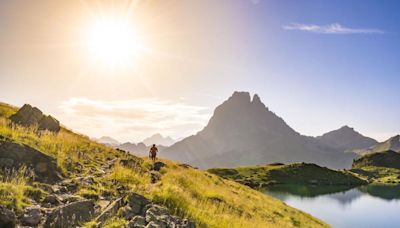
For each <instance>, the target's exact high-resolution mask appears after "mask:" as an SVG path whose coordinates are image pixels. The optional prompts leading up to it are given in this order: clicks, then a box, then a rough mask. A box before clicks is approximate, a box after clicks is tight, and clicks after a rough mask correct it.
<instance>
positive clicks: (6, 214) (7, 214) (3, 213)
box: [0, 205, 17, 228]
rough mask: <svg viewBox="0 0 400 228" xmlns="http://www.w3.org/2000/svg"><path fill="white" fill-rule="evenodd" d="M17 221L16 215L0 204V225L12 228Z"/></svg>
mask: <svg viewBox="0 0 400 228" xmlns="http://www.w3.org/2000/svg"><path fill="white" fill-rule="evenodd" d="M16 223H17V216H15V213H14V212H13V211H12V210H9V209H7V208H6V207H5V206H3V205H0V227H4V228H13V227H15V224H16Z"/></svg>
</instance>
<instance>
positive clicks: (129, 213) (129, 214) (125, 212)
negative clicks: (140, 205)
mask: <svg viewBox="0 0 400 228" xmlns="http://www.w3.org/2000/svg"><path fill="white" fill-rule="evenodd" d="M137 214H138V213H135V212H134V211H133V210H132V208H131V207H130V206H129V205H126V206H125V207H123V208H122V210H121V216H122V217H124V219H125V220H128V221H129V220H131V219H132V218H133V216H135V215H137Z"/></svg>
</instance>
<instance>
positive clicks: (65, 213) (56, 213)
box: [44, 200, 95, 228]
mask: <svg viewBox="0 0 400 228" xmlns="http://www.w3.org/2000/svg"><path fill="white" fill-rule="evenodd" d="M94 207H95V205H94V201H93V200H83V201H78V202H73V203H70V204H66V205H62V206H59V207H57V208H55V209H54V210H52V211H51V212H50V213H49V214H48V215H47V219H46V222H45V224H44V227H49V228H50V227H60V228H63V227H76V226H78V225H80V224H82V223H85V222H88V221H90V220H91V219H92V218H93V216H94Z"/></svg>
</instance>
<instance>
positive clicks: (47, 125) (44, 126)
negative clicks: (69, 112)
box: [38, 116, 61, 132]
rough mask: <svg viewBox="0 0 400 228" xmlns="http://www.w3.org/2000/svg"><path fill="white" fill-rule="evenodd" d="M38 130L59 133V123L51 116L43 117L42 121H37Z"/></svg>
mask: <svg viewBox="0 0 400 228" xmlns="http://www.w3.org/2000/svg"><path fill="white" fill-rule="evenodd" d="M38 129H39V130H47V131H51V132H59V131H60V129H61V127H60V122H59V121H58V120H56V119H55V118H54V117H52V116H43V117H42V119H41V120H40V121H39V127H38Z"/></svg>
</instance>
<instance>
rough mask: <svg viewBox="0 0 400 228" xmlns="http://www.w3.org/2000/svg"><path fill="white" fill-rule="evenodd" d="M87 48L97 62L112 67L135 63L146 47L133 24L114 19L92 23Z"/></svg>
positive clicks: (87, 38) (89, 28) (104, 19)
mask: <svg viewBox="0 0 400 228" xmlns="http://www.w3.org/2000/svg"><path fill="white" fill-rule="evenodd" d="M86 46H87V47H88V50H89V53H90V55H91V56H92V57H93V58H94V59H95V60H96V62H100V63H101V64H105V65H106V66H112V67H116V66H121V65H127V64H131V63H133V62H134V60H135V59H136V58H137V57H138V56H139V55H140V52H142V51H143V47H144V46H143V42H142V41H141V39H140V38H139V36H138V34H137V33H135V29H134V27H133V25H132V23H129V22H128V21H126V20H118V19H114V18H103V19H101V20H100V19H99V20H97V21H95V22H94V23H92V24H91V25H90V26H89V27H88V33H87V37H86Z"/></svg>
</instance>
